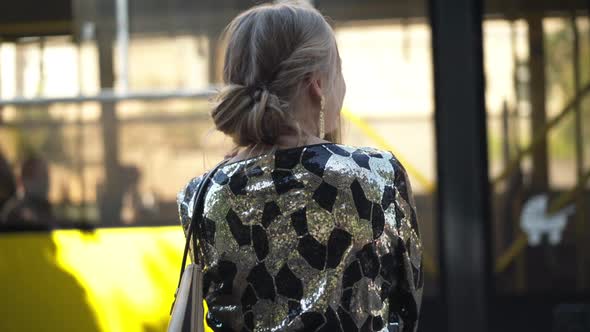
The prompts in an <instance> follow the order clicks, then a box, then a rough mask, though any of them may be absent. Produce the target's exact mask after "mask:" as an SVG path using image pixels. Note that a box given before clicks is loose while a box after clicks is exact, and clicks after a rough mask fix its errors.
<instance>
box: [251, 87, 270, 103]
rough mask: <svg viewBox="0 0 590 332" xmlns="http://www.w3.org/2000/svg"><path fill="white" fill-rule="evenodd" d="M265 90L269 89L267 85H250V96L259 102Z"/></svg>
mask: <svg viewBox="0 0 590 332" xmlns="http://www.w3.org/2000/svg"><path fill="white" fill-rule="evenodd" d="M264 91H268V89H267V87H266V85H264V84H257V85H254V86H250V87H249V89H248V94H250V98H252V100H253V101H255V102H259V101H260V98H261V97H262V93H263V92H264Z"/></svg>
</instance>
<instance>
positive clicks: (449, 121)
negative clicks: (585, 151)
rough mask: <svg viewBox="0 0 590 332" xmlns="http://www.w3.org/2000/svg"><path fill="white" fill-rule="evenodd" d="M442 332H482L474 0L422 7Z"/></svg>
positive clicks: (485, 226) (483, 193)
mask: <svg viewBox="0 0 590 332" xmlns="http://www.w3.org/2000/svg"><path fill="white" fill-rule="evenodd" d="M429 10H430V22H431V29H432V46H433V59H434V82H435V105H436V112H435V120H436V147H437V176H438V192H437V197H438V200H437V206H438V216H439V229H440V236H439V248H440V249H439V252H440V260H441V263H440V266H441V283H442V284H441V290H442V295H443V301H444V302H445V305H444V307H445V310H446V315H445V316H446V317H447V319H448V322H447V330H448V331H452V332H472V331H478V332H486V331H489V326H488V325H489V324H488V323H489V320H488V315H489V299H490V293H491V286H492V284H491V277H492V263H491V243H490V238H491V233H490V231H491V227H490V226H491V225H490V220H491V216H490V207H489V204H490V202H489V198H490V192H489V190H490V189H489V179H488V158H487V140H486V139H487V135H486V111H485V106H484V105H485V103H484V77H483V49H482V47H483V46H482V19H483V12H482V11H483V3H482V1H481V0H429Z"/></svg>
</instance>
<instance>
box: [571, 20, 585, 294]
mask: <svg viewBox="0 0 590 332" xmlns="http://www.w3.org/2000/svg"><path fill="white" fill-rule="evenodd" d="M571 27H572V32H573V37H574V38H573V50H572V52H573V59H572V60H573V63H574V95H575V96H577V95H578V93H580V85H581V83H580V35H579V32H578V25H577V24H576V11H575V9H572V15H571ZM574 117H575V120H574V135H575V137H574V139H575V144H576V173H577V182H578V185H581V184H582V179H583V178H584V136H583V128H582V105H581V100H580V99H579V98H576V104H575V105H574ZM581 188H582V192H581V193H580V194H579V195H578V196H577V198H576V215H575V218H576V221H575V223H576V245H577V248H576V249H577V250H576V251H577V254H576V256H577V264H576V266H577V274H576V275H577V276H576V280H577V288H578V290H585V289H586V287H587V281H588V280H587V279H588V278H587V276H586V266H587V262H586V243H585V242H586V225H585V220H584V214H585V211H584V209H585V204H584V200H585V197H584V196H585V194H586V190H584V186H582V187H581Z"/></svg>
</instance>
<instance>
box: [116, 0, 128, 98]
mask: <svg viewBox="0 0 590 332" xmlns="http://www.w3.org/2000/svg"><path fill="white" fill-rule="evenodd" d="M116 17H117V60H118V68H117V69H118V70H117V87H118V88H119V90H120V91H121V92H123V93H124V92H127V88H128V84H129V82H128V71H129V69H128V68H129V65H128V63H129V10H128V3H127V0H116Z"/></svg>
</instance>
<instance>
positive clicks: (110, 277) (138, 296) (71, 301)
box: [0, 227, 184, 332]
mask: <svg viewBox="0 0 590 332" xmlns="http://www.w3.org/2000/svg"><path fill="white" fill-rule="evenodd" d="M183 246H184V239H183V236H182V232H181V230H180V227H151V228H111V229H100V230H96V231H93V232H81V231H77V230H62V231H54V232H50V233H3V234H0V331H2V332H12V331H88V332H93V331H125V332H135V331H141V332H151V331H154V332H155V331H165V330H166V326H167V324H168V319H169V315H168V314H169V310H170V305H171V303H172V300H173V297H174V291H175V288H176V284H177V282H178V273H179V267H180V262H181V259H182V250H183Z"/></svg>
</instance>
